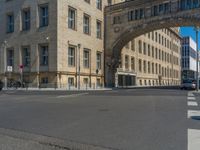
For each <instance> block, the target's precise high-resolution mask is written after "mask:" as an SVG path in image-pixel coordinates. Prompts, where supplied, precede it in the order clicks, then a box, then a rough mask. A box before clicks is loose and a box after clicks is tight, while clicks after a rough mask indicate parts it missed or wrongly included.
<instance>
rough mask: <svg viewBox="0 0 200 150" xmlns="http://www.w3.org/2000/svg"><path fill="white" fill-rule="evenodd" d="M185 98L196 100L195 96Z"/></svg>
mask: <svg viewBox="0 0 200 150" xmlns="http://www.w3.org/2000/svg"><path fill="white" fill-rule="evenodd" d="M187 99H188V100H196V98H195V97H188V98H187Z"/></svg>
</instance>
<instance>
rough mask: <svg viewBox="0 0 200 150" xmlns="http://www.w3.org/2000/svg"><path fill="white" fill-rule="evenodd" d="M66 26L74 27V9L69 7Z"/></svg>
mask: <svg viewBox="0 0 200 150" xmlns="http://www.w3.org/2000/svg"><path fill="white" fill-rule="evenodd" d="M68 28H70V29H73V30H75V29H76V9H74V8H71V7H70V8H69V10H68Z"/></svg>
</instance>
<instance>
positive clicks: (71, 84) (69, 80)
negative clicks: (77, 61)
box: [68, 77, 74, 86]
mask: <svg viewBox="0 0 200 150" xmlns="http://www.w3.org/2000/svg"><path fill="white" fill-rule="evenodd" d="M68 84H69V85H70V86H74V78H72V77H69V78H68Z"/></svg>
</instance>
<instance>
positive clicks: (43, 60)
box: [40, 46, 49, 66]
mask: <svg viewBox="0 0 200 150" xmlns="http://www.w3.org/2000/svg"><path fill="white" fill-rule="evenodd" d="M48 63H49V52H48V46H41V47H40V65H42V66H48Z"/></svg>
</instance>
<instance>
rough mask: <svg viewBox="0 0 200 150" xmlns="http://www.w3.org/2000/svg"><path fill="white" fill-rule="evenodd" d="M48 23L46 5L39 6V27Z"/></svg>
mask: <svg viewBox="0 0 200 150" xmlns="http://www.w3.org/2000/svg"><path fill="white" fill-rule="evenodd" d="M48 25H49V10H48V5H43V6H40V27H45V26H48Z"/></svg>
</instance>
